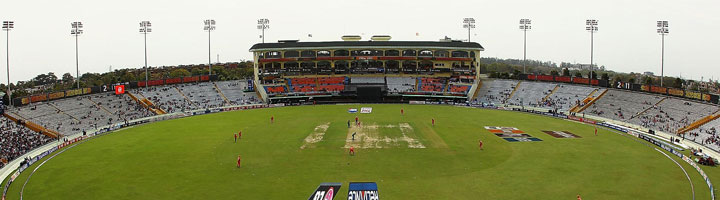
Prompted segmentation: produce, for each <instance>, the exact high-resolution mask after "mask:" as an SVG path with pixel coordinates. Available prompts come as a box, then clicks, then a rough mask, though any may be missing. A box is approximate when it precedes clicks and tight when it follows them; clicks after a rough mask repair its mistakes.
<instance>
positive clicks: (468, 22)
mask: <svg viewBox="0 0 720 200" xmlns="http://www.w3.org/2000/svg"><path fill="white" fill-rule="evenodd" d="M463 28H466V29H467V30H468V42H470V29H474V28H475V18H472V17H468V18H463Z"/></svg>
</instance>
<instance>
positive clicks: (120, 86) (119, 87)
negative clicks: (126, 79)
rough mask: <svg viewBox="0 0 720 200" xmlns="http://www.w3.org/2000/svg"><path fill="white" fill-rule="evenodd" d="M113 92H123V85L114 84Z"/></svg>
mask: <svg viewBox="0 0 720 200" xmlns="http://www.w3.org/2000/svg"><path fill="white" fill-rule="evenodd" d="M115 94H125V85H116V86H115Z"/></svg>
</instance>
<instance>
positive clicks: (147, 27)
mask: <svg viewBox="0 0 720 200" xmlns="http://www.w3.org/2000/svg"><path fill="white" fill-rule="evenodd" d="M151 27H152V24H151V23H150V21H141V22H140V34H143V37H144V40H145V41H144V42H145V88H148V79H149V78H148V76H149V75H148V64H147V34H148V33H150V32H152V28H151Z"/></svg>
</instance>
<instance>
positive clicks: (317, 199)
mask: <svg viewBox="0 0 720 200" xmlns="http://www.w3.org/2000/svg"><path fill="white" fill-rule="evenodd" d="M341 185H342V183H321V184H320V185H319V186H318V188H317V189H316V190H315V192H313V193H312V194H311V195H310V198H308V200H332V199H334V198H335V196H337V193H338V191H340V186H341Z"/></svg>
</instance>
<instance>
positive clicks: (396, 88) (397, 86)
mask: <svg viewBox="0 0 720 200" xmlns="http://www.w3.org/2000/svg"><path fill="white" fill-rule="evenodd" d="M416 81H417V79H415V78H412V77H387V87H388V91H389V92H391V93H403V92H414V91H415V89H414V88H415V82H416Z"/></svg>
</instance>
